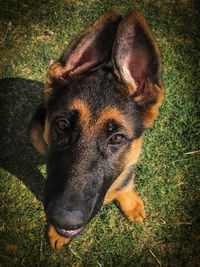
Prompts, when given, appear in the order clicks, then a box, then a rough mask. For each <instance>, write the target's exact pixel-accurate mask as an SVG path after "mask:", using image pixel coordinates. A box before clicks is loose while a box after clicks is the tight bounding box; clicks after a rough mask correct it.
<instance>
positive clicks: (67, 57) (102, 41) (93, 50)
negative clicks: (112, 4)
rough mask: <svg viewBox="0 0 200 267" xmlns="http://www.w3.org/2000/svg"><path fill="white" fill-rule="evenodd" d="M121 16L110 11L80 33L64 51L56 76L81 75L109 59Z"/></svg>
mask: <svg viewBox="0 0 200 267" xmlns="http://www.w3.org/2000/svg"><path fill="white" fill-rule="evenodd" d="M120 20H121V15H120V14H118V13H117V12H115V11H109V12H107V13H106V14H104V15H103V16H101V17H100V18H99V19H98V20H97V21H96V22H95V23H94V24H93V25H92V26H90V27H89V28H87V29H86V30H85V31H83V32H82V33H80V35H79V37H78V38H77V39H76V40H75V41H73V42H72V43H71V44H70V45H69V46H68V47H67V49H66V50H65V51H64V53H63V55H62V56H61V58H60V60H59V61H58V62H59V64H60V68H59V69H57V72H56V73H55V75H56V76H58V77H59V76H62V77H64V76H66V75H70V76H72V75H74V74H81V73H83V72H86V71H90V70H92V69H94V68H96V67H97V66H99V65H101V63H103V62H105V61H106V60H108V59H109V56H110V54H111V51H112V46H113V42H114V39H115V35H116V32H117V27H118V24H119V22H120Z"/></svg>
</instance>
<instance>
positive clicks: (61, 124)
mask: <svg viewBox="0 0 200 267" xmlns="http://www.w3.org/2000/svg"><path fill="white" fill-rule="evenodd" d="M56 128H57V130H59V131H65V130H66V129H68V128H69V121H68V120H67V119H60V120H58V121H57V122H56Z"/></svg>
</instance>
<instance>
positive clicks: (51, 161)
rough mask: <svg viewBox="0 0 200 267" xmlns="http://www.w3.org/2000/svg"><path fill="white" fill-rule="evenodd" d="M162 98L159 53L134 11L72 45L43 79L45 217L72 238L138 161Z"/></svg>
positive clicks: (102, 21)
mask: <svg viewBox="0 0 200 267" xmlns="http://www.w3.org/2000/svg"><path fill="white" fill-rule="evenodd" d="M162 97H163V92H162V82H161V79H160V53H159V49H158V47H157V45H156V43H155V41H154V39H153V37H152V35H151V33H150V31H149V29H148V27H147V24H146V22H145V19H144V17H143V16H142V15H141V14H139V13H138V12H137V11H132V12H130V13H129V14H128V15H127V16H125V17H124V18H122V17H121V16H120V15H119V14H118V13H116V12H114V11H112V12H109V13H107V14H106V15H104V16H102V17H100V18H99V19H98V20H97V21H96V22H95V23H94V24H93V25H92V26H91V27H89V28H88V29H86V30H85V31H84V32H83V33H81V34H80V35H79V37H78V39H77V40H75V41H74V42H72V43H71V44H70V45H69V47H68V48H67V49H66V50H65V52H64V53H63V55H62V56H61V58H60V59H59V60H58V61H56V62H54V63H53V64H52V65H51V66H50V67H49V71H48V74H47V81H46V87H45V106H46V110H47V117H46V122H45V131H44V140H45V142H46V143H47V144H48V146H47V147H48V148H47V173H48V177H47V182H46V188H45V199H44V200H45V201H44V203H45V210H46V214H47V219H48V220H49V221H50V222H51V224H53V225H54V226H55V227H56V229H57V230H58V232H59V233H61V234H62V235H64V236H68V237H70V236H75V235H77V234H79V233H80V232H81V230H82V229H83V228H84V226H85V225H86V224H87V223H88V222H89V221H90V220H91V218H92V217H93V216H94V215H95V214H96V213H97V212H98V210H99V209H100V207H101V205H102V203H103V200H104V197H105V194H106V192H107V191H108V189H109V188H110V187H111V185H112V184H113V182H114V181H115V180H116V179H117V177H119V176H120V175H121V174H122V173H123V172H124V171H126V170H128V169H129V168H131V167H132V166H133V165H134V164H135V163H136V161H137V159H138V156H139V153H140V144H141V139H142V135H143V133H144V131H145V130H146V129H148V128H149V127H150V126H151V125H152V123H153V121H154V118H155V117H156V115H157V112H158V108H159V106H160V104H161V101H162Z"/></svg>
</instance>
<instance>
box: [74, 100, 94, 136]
mask: <svg viewBox="0 0 200 267" xmlns="http://www.w3.org/2000/svg"><path fill="white" fill-rule="evenodd" d="M70 109H75V110H78V111H79V113H80V123H81V125H82V128H83V129H84V131H85V132H87V131H88V130H89V128H90V122H91V118H92V115H91V111H90V108H89V107H88V105H87V103H85V102H84V101H83V100H81V99H75V100H74V101H73V102H72V103H71V105H70Z"/></svg>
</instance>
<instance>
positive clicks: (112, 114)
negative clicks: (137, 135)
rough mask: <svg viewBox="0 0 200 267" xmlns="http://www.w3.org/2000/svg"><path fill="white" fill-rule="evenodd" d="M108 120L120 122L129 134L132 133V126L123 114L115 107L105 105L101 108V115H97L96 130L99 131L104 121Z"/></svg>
mask: <svg viewBox="0 0 200 267" xmlns="http://www.w3.org/2000/svg"><path fill="white" fill-rule="evenodd" d="M109 120H115V121H116V122H118V123H119V124H121V125H122V126H123V127H124V129H125V130H126V132H127V134H129V135H132V134H133V130H132V127H131V126H130V124H129V123H128V121H127V119H126V117H125V116H124V114H122V113H121V112H120V111H119V110H118V109H117V108H116V107H112V106H110V107H106V108H105V109H103V110H102V112H101V115H100V116H99V118H98V119H97V122H96V123H95V128H96V130H97V131H100V129H101V128H102V127H103V125H104V124H105V122H107V121H109Z"/></svg>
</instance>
